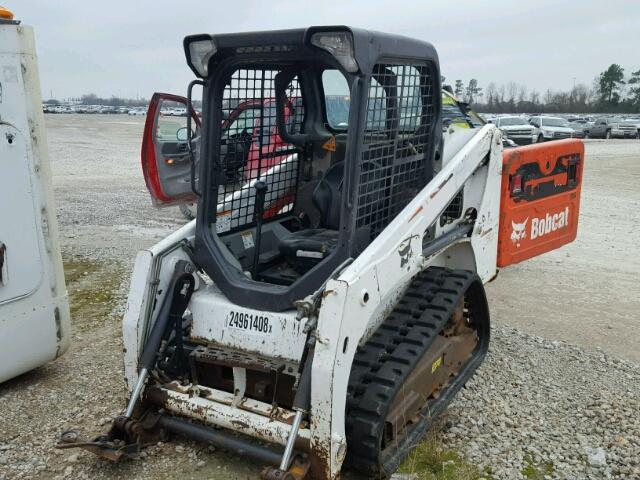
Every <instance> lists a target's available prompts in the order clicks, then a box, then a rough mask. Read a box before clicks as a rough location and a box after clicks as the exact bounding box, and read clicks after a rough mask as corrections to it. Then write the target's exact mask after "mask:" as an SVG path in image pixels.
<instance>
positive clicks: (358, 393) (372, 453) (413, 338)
mask: <svg viewBox="0 0 640 480" xmlns="http://www.w3.org/2000/svg"><path fill="white" fill-rule="evenodd" d="M474 282H476V285H477V286H478V285H479V287H480V288H479V289H478V288H476V289H475V291H476V292H478V291H479V292H481V295H480V297H481V298H480V300H481V301H483V303H484V308H485V309H486V310H485V312H479V313H480V314H481V315H482V314H483V313H484V315H482V316H486V328H482V331H483V332H485V333H486V342H482V341H481V348H480V349H477V350H479V352H478V353H477V354H474V356H473V357H472V358H471V359H470V360H469V362H468V364H471V363H473V365H469V367H470V368H466V367H463V370H465V372H462V371H461V372H460V375H462V374H463V373H464V374H465V375H464V378H460V381H463V382H466V380H467V379H468V377H470V376H471V374H472V373H473V371H475V369H476V368H477V366H478V365H479V364H480V363H481V361H482V359H483V357H484V354H485V353H486V347H487V345H488V308H487V307H486V298H485V296H484V289H483V288H482V282H481V281H480V279H479V278H478V276H477V275H476V274H475V273H473V272H469V271H466V270H449V269H444V268H439V267H432V268H428V269H427V270H425V271H424V272H422V273H420V274H418V275H417V276H416V277H415V278H414V279H413V280H412V282H411V284H410V286H409V288H408V289H407V291H406V292H405V294H404V295H403V297H402V298H401V299H400V301H399V302H398V304H397V305H396V307H395V308H394V310H393V311H392V312H391V313H390V314H389V316H388V317H387V318H386V319H385V320H384V321H383V323H382V324H381V325H380V326H379V327H378V329H377V330H376V331H375V332H374V333H373V335H372V336H371V337H370V338H369V340H368V341H367V342H366V343H365V344H364V345H363V346H362V347H360V348H359V349H358V351H357V352H356V354H355V357H354V360H353V365H352V369H351V375H350V377H349V386H348V391H347V412H346V433H347V446H348V448H347V462H348V464H349V465H350V466H351V467H352V468H354V469H355V470H358V471H360V472H362V473H364V474H366V475H368V476H369V478H371V477H379V478H380V477H382V478H384V477H386V476H388V475H390V474H391V473H392V472H393V471H394V470H395V469H396V468H397V467H398V465H399V464H400V462H401V461H402V459H404V457H405V456H406V455H407V454H408V453H409V452H410V450H411V448H412V447H413V446H414V445H415V444H416V443H417V442H418V441H419V440H420V438H421V437H422V436H423V434H424V432H425V431H426V430H427V428H428V427H429V425H430V423H431V421H432V420H433V417H435V416H436V415H437V414H438V413H439V412H440V411H442V410H443V409H444V407H445V406H446V404H448V403H449V401H450V400H451V398H452V397H453V395H454V394H455V393H456V392H457V390H458V389H459V388H460V386H461V385H458V384H455V381H454V382H452V383H454V385H451V384H449V386H448V387H447V389H445V391H444V392H443V393H442V394H441V396H440V398H439V399H438V401H435V402H430V404H429V405H427V406H426V408H428V413H429V415H428V417H429V418H428V419H425V421H423V422H419V423H418V424H417V425H418V427H421V428H418V429H417V430H419V431H417V430H416V428H413V427H412V428H409V427H408V428H407V429H405V436H406V437H407V438H404V437H401V438H400V439H398V441H397V442H395V443H394V445H393V446H391V447H387V448H386V449H385V450H383V451H381V449H380V445H381V440H380V438H381V436H382V435H383V432H384V423H385V422H384V421H385V418H386V417H387V411H388V409H389V407H390V405H391V403H392V401H393V400H394V398H395V397H396V395H397V394H398V392H399V391H400V389H401V387H402V384H403V382H404V379H405V378H407V376H408V375H409V374H410V373H411V371H412V370H413V369H414V367H415V366H416V364H417V363H418V362H419V361H420V358H421V357H422V356H423V355H424V354H425V353H426V352H427V350H428V349H429V346H430V345H431V343H432V341H433V339H434V338H436V337H437V335H438V333H439V332H440V331H441V330H442V328H443V327H444V326H445V325H446V324H447V321H448V320H449V318H450V317H451V315H452V314H453V311H454V308H455V306H456V305H457V304H458V302H459V301H460V298H461V297H462V295H463V294H464V293H465V292H466V291H467V289H468V288H469V287H470V285H472V284H473V283H474ZM476 296H477V295H476ZM481 307H482V304H481ZM480 334H481V333H480ZM474 360H475V361H474ZM466 370H468V371H466ZM458 383H460V382H458ZM450 389H451V390H453V391H451V392H449V390H450ZM431 403H434V404H437V405H431ZM423 411H424V410H423ZM420 424H422V425H420ZM408 430H416V431H413V432H411V433H409V432H408Z"/></svg>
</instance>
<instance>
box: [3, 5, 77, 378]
mask: <svg viewBox="0 0 640 480" xmlns="http://www.w3.org/2000/svg"><path fill="white" fill-rule="evenodd" d="M0 14H1V15H0V205H1V207H0V267H1V272H0V382H3V381H5V380H8V379H10V378H13V377H15V376H16V375H20V374H21V373H24V372H27V371H29V370H31V369H33V368H35V367H38V366H40V365H43V364H44V363H46V362H49V361H50V360H53V359H55V358H57V357H59V356H60V355H62V354H63V353H64V352H65V351H66V350H67V349H68V348H69V342H70V337H71V322H70V314H69V302H68V298H67V290H66V287H65V283H64V273H63V269H62V256H61V254H60V243H59V241H58V225H57V220H56V210H55V205H54V202H53V192H52V187H51V170H50V168H49V158H48V155H47V139H46V135H45V125H44V117H43V114H42V100H41V97H40V81H39V77H38V64H37V59H36V49H35V41H34V36H33V30H32V28H31V27H27V26H24V25H21V24H20V22H19V21H16V20H13V18H12V17H13V16H12V15H11V14H9V13H8V12H7V11H6V10H3V9H0Z"/></svg>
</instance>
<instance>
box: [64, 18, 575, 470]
mask: <svg viewBox="0 0 640 480" xmlns="http://www.w3.org/2000/svg"><path fill="white" fill-rule="evenodd" d="M185 51H186V54H187V62H188V64H189V66H190V67H191V68H192V70H193V71H194V73H195V74H196V75H197V76H198V77H200V80H198V81H196V82H199V83H201V84H202V85H203V110H202V117H201V119H200V117H198V116H196V115H195V113H194V112H193V111H192V110H191V114H192V115H193V119H189V121H188V124H187V129H186V132H187V134H186V137H185V131H184V130H182V127H180V125H176V128H177V130H175V132H174V133H175V136H174V135H172V134H171V132H170V131H169V133H167V132H168V130H167V126H166V123H165V124H162V125H160V123H161V121H163V119H162V115H161V102H162V100H163V96H162V95H160V96H158V97H157V98H155V97H154V98H155V100H154V102H152V105H151V106H150V109H149V114H148V116H147V126H146V129H145V138H144V141H143V152H142V154H143V170H144V172H145V179H146V181H147V186H148V187H149V190H150V192H151V194H152V197H153V199H154V201H155V202H156V203H158V204H172V203H175V202H179V201H188V200H192V199H193V198H194V196H193V192H197V202H198V213H197V218H196V220H195V221H192V222H191V223H189V224H187V225H185V226H184V227H183V228H181V229H180V230H178V231H176V232H175V233H173V234H172V235H170V236H169V237H167V238H165V239H164V240H162V241H161V242H160V243H159V244H157V245H156V246H154V247H153V248H151V249H149V250H145V251H142V252H140V253H139V255H138V257H137V259H136V265H135V269H134V272H133V277H132V280H131V290H130V294H129V300H128V304H127V312H126V315H125V319H124V325H123V333H124V344H125V373H126V378H127V382H128V385H129V390H130V392H132V395H131V400H130V402H129V406H128V408H127V410H126V412H125V414H124V415H123V416H122V417H119V418H118V419H117V420H116V422H115V424H114V426H113V428H112V430H111V431H110V432H109V433H108V434H106V435H104V436H101V437H98V438H96V439H95V440H93V441H84V440H82V439H79V438H78V436H77V434H75V433H73V432H68V433H67V434H66V435H64V436H63V438H62V442H61V444H60V446H62V447H63V448H69V447H75V446H82V447H84V448H86V449H89V450H91V451H94V452H96V453H98V454H101V455H103V456H105V457H107V458H110V459H113V460H117V459H119V458H122V457H131V456H135V455H136V453H137V452H138V451H139V449H140V448H141V447H142V446H144V444H145V443H147V442H153V441H157V439H158V438H162V437H163V436H164V435H166V434H167V433H177V434H180V435H184V436H188V437H191V438H196V439H199V440H202V441H205V442H209V443H212V444H214V445H217V446H219V447H222V448H226V449H228V450H231V451H236V452H241V453H243V454H245V455H248V456H252V457H254V458H256V459H258V460H259V461H261V462H263V463H265V464H267V465H269V467H268V468H265V470H264V471H263V476H264V477H266V478H303V477H305V476H307V475H309V476H312V477H314V478H327V479H333V478H338V477H339V475H340V471H341V468H342V466H343V464H344V463H345V462H346V463H347V464H348V465H350V466H351V467H352V468H354V469H356V470H358V471H360V472H363V473H365V474H366V475H368V476H369V477H385V476H388V475H390V474H391V473H392V472H393V471H394V470H395V469H396V468H397V467H398V465H399V464H400V462H401V461H402V459H403V458H404V457H405V456H406V455H407V454H408V452H409V451H410V449H411V448H412V447H413V446H415V445H416V443H417V442H418V441H419V440H420V439H421V437H422V436H423V434H424V433H425V431H426V430H427V429H428V428H429V426H430V425H431V422H432V420H433V418H434V417H435V416H436V415H438V414H439V413H440V412H441V411H442V410H443V409H444V408H445V407H446V405H447V404H448V403H449V401H450V400H451V399H452V397H453V396H454V395H455V393H456V392H457V390H458V389H459V388H460V387H462V386H463V385H464V384H465V382H466V381H467V380H468V379H469V378H470V376H471V375H472V374H473V372H474V371H475V370H476V368H477V367H478V366H479V365H480V363H481V362H482V360H483V358H484V356H485V353H486V351H487V347H488V342H489V312H488V307H487V301H486V298H485V293H484V288H483V284H484V283H486V282H488V281H489V280H491V279H492V278H494V277H495V276H496V274H497V268H496V265H497V256H498V240H499V238H498V236H499V231H500V229H499V227H500V222H501V220H500V217H501V215H503V213H504V212H502V211H501V196H502V197H504V196H505V195H506V196H507V197H510V198H511V197H513V198H511V200H512V201H515V202H516V203H518V202H519V201H520V200H522V202H525V203H518V205H519V207H522V206H523V205H529V206H530V207H531V208H529V209H526V208H525V209H524V210H522V209H520V210H518V212H519V213H518V215H520V214H521V213H522V214H524V213H527V214H530V213H531V212H534V211H535V208H537V205H538V204H537V203H536V202H537V201H538V200H539V197H542V200H543V202H546V203H544V205H547V207H548V208H565V205H555V203H554V202H553V199H554V198H556V197H554V195H573V197H572V198H573V199H574V201H573V203H570V204H569V207H567V208H571V209H572V218H576V219H577V213H578V212H577V209H578V202H577V201H576V200H575V198H576V195H577V199H578V200H579V188H578V189H577V190H576V188H577V187H576V185H577V186H578V187H579V181H580V177H581V165H582V158H583V157H582V144H581V143H580V142H564V143H559V144H558V146H557V147H553V146H551V145H549V144H545V145H543V146H536V147H531V148H529V147H527V148H529V150H527V152H529V153H528V154H523V155H524V156H522V155H521V154H520V153H512V156H515V157H517V159H515V160H513V161H512V162H511V164H513V165H515V166H514V168H516V167H517V168H521V167H522V168H524V167H523V165H525V164H526V163H527V161H528V162H529V163H530V164H532V165H533V166H535V165H537V164H540V165H543V166H542V168H538V169H536V168H533V166H531V165H530V167H531V168H525V173H519V172H521V170H517V171H515V173H514V174H513V175H511V173H509V178H505V176H504V175H502V170H503V151H502V143H501V138H500V133H499V131H498V130H497V129H496V128H495V127H494V126H490V125H487V126H485V127H483V128H480V129H475V130H470V129H467V130H463V129H455V128H452V129H449V130H447V132H446V133H445V134H444V136H445V137H446V138H445V141H444V142H443V131H442V127H441V123H440V98H441V97H440V72H439V65H438V58H437V55H436V52H435V50H434V49H433V47H432V46H431V45H430V44H428V43H425V42H421V41H417V40H412V39H408V38H403V37H398V36H392V35H386V34H381V33H374V32H368V31H363V30H356V29H350V28H346V27H321V28H318V27H313V28H309V29H300V30H286V31H275V32H259V33H247V34H226V35H213V36H212V35H197V36H192V37H187V38H186V39H185ZM189 91H191V87H190V88H189ZM166 98H167V99H169V100H171V99H172V97H171V96H166ZM174 100H175V99H174ZM249 100H250V101H251V105H254V106H255V108H250V109H246V112H247V113H244V112H245V110H243V114H242V115H236V114H234V120H233V121H232V122H230V121H228V120H227V121H225V119H228V118H229V115H228V114H229V112H233V111H237V110H236V107H237V106H238V105H239V104H243V105H245V106H246V105H247V104H246V103H243V102H247V101H249ZM236 116H237V118H235V117H236ZM558 150H562V152H560V153H558ZM518 152H520V150H518ZM525 153H526V152H525ZM527 155H528V156H527ZM185 157H186V160H185ZM515 157H514V158H515ZM523 159H524V160H523ZM527 159H528V160H527ZM571 159H573V160H571ZM516 160H517V161H516ZM525 160H526V161H525ZM569 160H571V162H573V163H571V165H572V166H569V163H570V162H569ZM514 162H515V163H514ZM576 162H577V163H576ZM527 165H528V164H527ZM576 165H577V167H576ZM230 168H232V169H234V170H235V169H238V173H239V174H238V175H230V174H229V173H230V172H229V169H230ZM232 173H233V172H232ZM234 178H244V179H251V180H250V181H248V183H246V184H244V185H241V184H237V183H233V181H232V180H230V179H234ZM229 182H231V183H229ZM505 182H506V184H505ZM562 182H564V184H563V185H564V186H565V187H566V188H560V189H558V187H559V186H562V185H561V184H562ZM572 182H573V183H572ZM505 185H506V186H505ZM550 185H551V187H553V188H551V189H550V188H549V187H550ZM501 188H502V190H503V193H502V194H501ZM554 188H555V190H554ZM505 192H506V193H505ZM523 192H525V193H526V195H525V196H524V197H523V196H522V193H523ZM576 192H577V193H576ZM515 197H518V198H517V199H516V198H515ZM521 197H522V198H521ZM562 198H564V197H562ZM550 201H551V204H549V202H550ZM556 203H557V202H556ZM534 213H535V212H534ZM538 213H541V212H538ZM551 214H552V215H553V212H551ZM556 217H557V215H556ZM509 220H510V221H513V222H515V220H519V221H521V220H522V219H519V218H516V217H513V218H512V217H509ZM556 220H557V218H556ZM525 223H526V222H525ZM559 224H560V223H559V222H556V226H558V225H559ZM514 228H515V227H514ZM562 228H564V225H563V227H558V228H557V232H559V233H558V235H559V234H561V233H564V232H560V230H562ZM567 228H569V227H567ZM572 228H573V227H572ZM555 232H556V231H555V230H554V231H553V232H549V236H548V237H547V238H546V241H547V243H545V245H546V246H541V247H539V248H537V249H536V250H535V251H536V254H539V253H541V252H542V251H545V249H546V250H549V249H550V248H556V247H557V246H558V242H559V240H556V243H555V244H554V243H553V241H554V235H555V234H556V233H555ZM574 233H575V232H574ZM574 236H575V235H574ZM562 238H563V240H562V242H564V243H566V241H570V240H571V239H568V237H566V236H564V237H562ZM549 239H551V243H549V241H548V240H549ZM518 246H519V244H518ZM504 248H517V247H516V246H515V242H512V244H509V245H506V246H505V247H504ZM522 259H524V258H522V257H518V259H517V261H521V260H522ZM255 440H258V441H257V442H256V441H255ZM265 445H266V446H265Z"/></svg>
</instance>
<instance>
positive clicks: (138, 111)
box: [128, 107, 147, 115]
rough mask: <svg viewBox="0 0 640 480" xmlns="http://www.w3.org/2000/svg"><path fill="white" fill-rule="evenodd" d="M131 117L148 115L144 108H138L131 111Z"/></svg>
mask: <svg viewBox="0 0 640 480" xmlns="http://www.w3.org/2000/svg"><path fill="white" fill-rule="evenodd" d="M128 113H129V115H146V114H147V110H146V109H144V108H142V107H136V108H132V109H131V110H129V112H128Z"/></svg>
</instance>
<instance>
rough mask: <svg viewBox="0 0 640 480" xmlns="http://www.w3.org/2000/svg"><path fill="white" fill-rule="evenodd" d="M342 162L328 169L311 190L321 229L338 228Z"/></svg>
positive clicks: (342, 177) (342, 173)
mask: <svg viewBox="0 0 640 480" xmlns="http://www.w3.org/2000/svg"><path fill="white" fill-rule="evenodd" d="M343 179H344V162H336V163H334V164H333V165H331V166H330V167H329V169H328V170H327V171H326V172H325V174H324V176H323V177H322V178H321V179H320V182H319V183H318V185H317V186H316V188H315V189H314V190H313V194H312V198H313V203H314V204H315V206H316V207H317V209H318V210H319V211H320V224H319V225H318V226H319V227H321V228H329V229H331V230H338V229H339V228H340V208H341V205H342V181H343Z"/></svg>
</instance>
